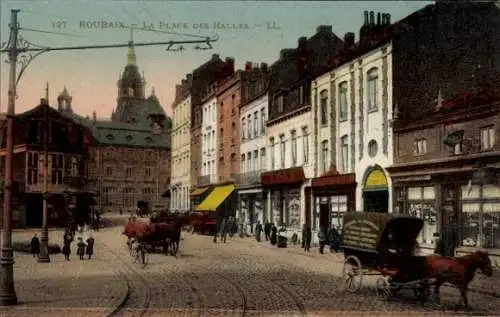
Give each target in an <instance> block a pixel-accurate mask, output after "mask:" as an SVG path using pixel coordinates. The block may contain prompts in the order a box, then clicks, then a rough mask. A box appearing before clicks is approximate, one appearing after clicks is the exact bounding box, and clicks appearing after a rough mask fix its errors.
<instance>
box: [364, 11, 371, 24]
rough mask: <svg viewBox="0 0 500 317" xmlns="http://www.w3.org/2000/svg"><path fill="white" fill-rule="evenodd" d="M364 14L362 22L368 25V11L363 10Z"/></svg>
mask: <svg viewBox="0 0 500 317" xmlns="http://www.w3.org/2000/svg"><path fill="white" fill-rule="evenodd" d="M364 15H365V23H363V25H368V24H370V20H369V19H368V11H365V12H364Z"/></svg>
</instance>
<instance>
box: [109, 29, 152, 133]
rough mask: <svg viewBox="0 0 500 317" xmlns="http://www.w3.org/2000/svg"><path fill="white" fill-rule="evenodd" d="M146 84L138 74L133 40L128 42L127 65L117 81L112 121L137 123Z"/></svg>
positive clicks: (142, 105) (142, 104) (143, 100)
mask: <svg viewBox="0 0 500 317" xmlns="http://www.w3.org/2000/svg"><path fill="white" fill-rule="evenodd" d="M145 84H146V82H145V81H144V78H143V77H142V76H141V74H140V73H139V67H137V57H136V55H135V50H134V44H133V40H132V39H131V40H130V41H129V47H128V53H127V65H126V66H125V69H124V71H123V73H122V74H121V76H120V79H119V80H118V98H117V108H116V112H115V114H114V116H113V118H112V120H114V121H121V122H128V123H134V124H135V123H138V122H139V120H140V115H141V113H142V110H143V107H144V102H145V92H144V88H145Z"/></svg>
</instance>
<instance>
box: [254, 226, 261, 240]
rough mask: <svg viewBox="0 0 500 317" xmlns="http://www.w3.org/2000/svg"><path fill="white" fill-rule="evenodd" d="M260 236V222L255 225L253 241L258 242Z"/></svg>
mask: <svg viewBox="0 0 500 317" xmlns="http://www.w3.org/2000/svg"><path fill="white" fill-rule="evenodd" d="M261 234H262V224H261V223H260V221H257V224H256V225H255V239H256V240H257V242H260V235H261Z"/></svg>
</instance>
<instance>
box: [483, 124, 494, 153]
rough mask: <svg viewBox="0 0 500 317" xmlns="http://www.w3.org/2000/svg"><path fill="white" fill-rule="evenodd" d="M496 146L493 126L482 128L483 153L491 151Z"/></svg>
mask: <svg viewBox="0 0 500 317" xmlns="http://www.w3.org/2000/svg"><path fill="white" fill-rule="evenodd" d="M494 145H495V129H494V127H493V126H489V127H484V128H481V151H486V150H490V149H492V148H493V146H494Z"/></svg>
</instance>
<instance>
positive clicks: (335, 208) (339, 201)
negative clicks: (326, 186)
mask: <svg viewBox="0 0 500 317" xmlns="http://www.w3.org/2000/svg"><path fill="white" fill-rule="evenodd" d="M330 212H331V213H330V217H331V221H332V223H331V224H332V225H333V226H335V227H337V228H342V227H343V221H342V219H343V217H344V213H346V212H347V196H345V195H342V196H331V197H330Z"/></svg>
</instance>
